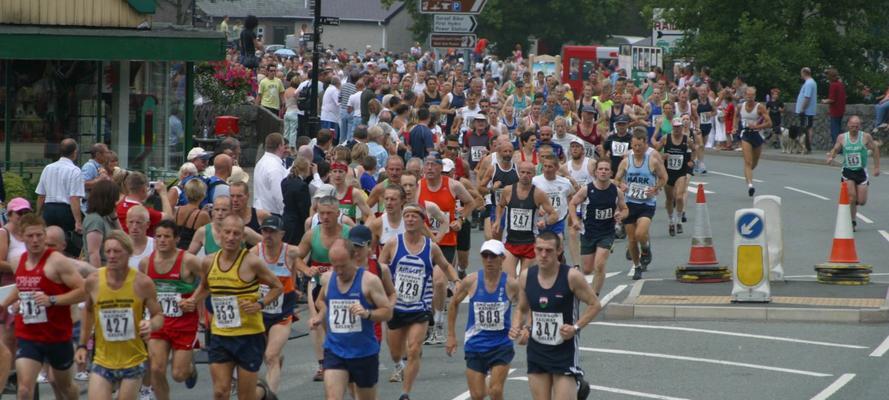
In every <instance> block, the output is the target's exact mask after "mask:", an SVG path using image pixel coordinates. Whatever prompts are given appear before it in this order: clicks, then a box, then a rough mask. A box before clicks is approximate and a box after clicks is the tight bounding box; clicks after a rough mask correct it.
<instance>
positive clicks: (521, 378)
mask: <svg viewBox="0 0 889 400" xmlns="http://www.w3.org/2000/svg"><path fill="white" fill-rule="evenodd" d="M509 380H511V381H525V382H527V381H528V377H527V376H517V377H515V378H509ZM590 390H598V391H600V392H609V393H617V394H624V395H627V396H634V397H642V398H645V399H658V400H688V399H686V398H684V397H670V396H664V395H660V394H652V393H645V392H637V391H635V390H626V389H618V388H613V387H608V386H599V385H590ZM455 400H456V399H455Z"/></svg>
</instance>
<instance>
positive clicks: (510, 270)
mask: <svg viewBox="0 0 889 400" xmlns="http://www.w3.org/2000/svg"><path fill="white" fill-rule="evenodd" d="M518 263H519V259H518V257H516V256H514V255H513V254H512V253H510V252H508V251H507V252H506V259H505V260H503V271H504V272H506V274H507V275H508V276H509V277H510V278H513V279H515V278H516V271H515V267H516V265H518Z"/></svg>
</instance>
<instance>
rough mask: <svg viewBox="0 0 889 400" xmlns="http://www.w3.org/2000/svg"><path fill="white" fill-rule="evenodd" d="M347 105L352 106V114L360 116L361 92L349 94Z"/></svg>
mask: <svg viewBox="0 0 889 400" xmlns="http://www.w3.org/2000/svg"><path fill="white" fill-rule="evenodd" d="M348 104H349V107H352V116H353V117H359V118H360V117H361V92H356V93H355V94H353V95H351V96H349V101H348Z"/></svg>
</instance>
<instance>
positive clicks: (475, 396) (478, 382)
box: [466, 368, 487, 400]
mask: <svg viewBox="0 0 889 400" xmlns="http://www.w3.org/2000/svg"><path fill="white" fill-rule="evenodd" d="M466 383H467V384H468V386H469V397H470V398H471V399H472V400H485V396H487V393H486V390H487V389H486V387H485V374H483V373H481V372H478V371H473V370H471V369H469V368H467V369H466Z"/></svg>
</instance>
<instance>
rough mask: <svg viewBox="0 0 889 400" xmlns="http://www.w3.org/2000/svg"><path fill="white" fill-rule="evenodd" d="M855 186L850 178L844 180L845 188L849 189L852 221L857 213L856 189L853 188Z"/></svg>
mask: <svg viewBox="0 0 889 400" xmlns="http://www.w3.org/2000/svg"><path fill="white" fill-rule="evenodd" d="M856 186H857V185H855V181H853V180H851V179H849V180H847V181H846V188H847V189H849V211H850V212H851V214H852V221H855V219H856V218H857V215H858V191H857V190H855V189H856V188H855V187H856Z"/></svg>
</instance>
